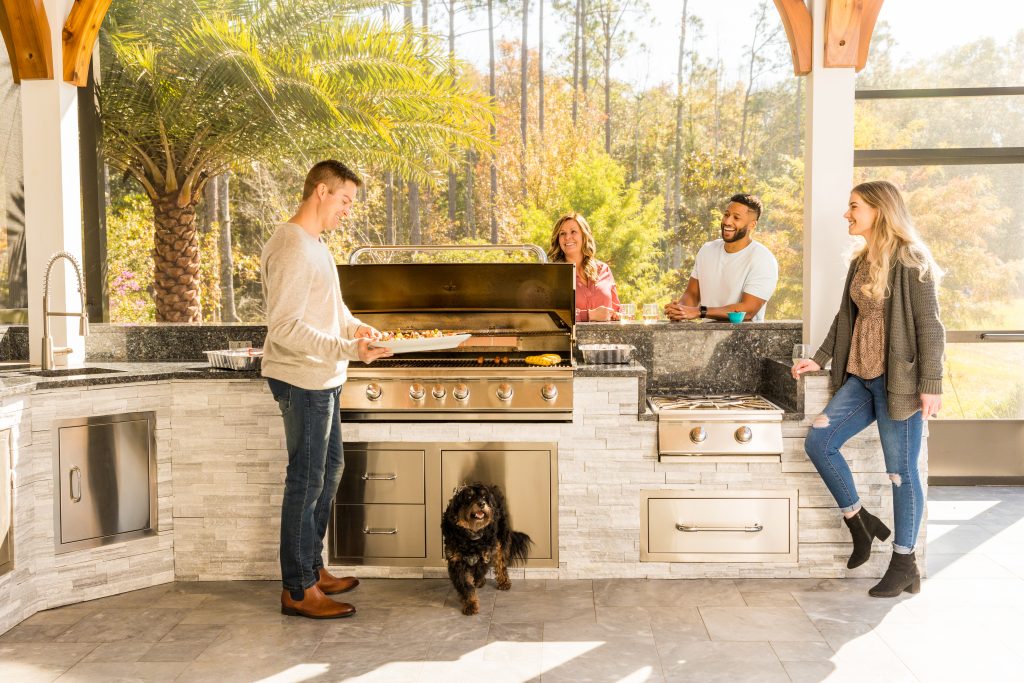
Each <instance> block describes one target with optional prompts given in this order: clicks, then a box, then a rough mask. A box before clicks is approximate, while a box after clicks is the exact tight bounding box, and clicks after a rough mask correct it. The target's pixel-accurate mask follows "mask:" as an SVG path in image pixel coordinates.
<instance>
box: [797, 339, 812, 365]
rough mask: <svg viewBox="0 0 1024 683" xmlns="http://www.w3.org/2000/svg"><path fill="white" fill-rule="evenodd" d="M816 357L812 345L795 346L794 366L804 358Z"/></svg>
mask: <svg viewBox="0 0 1024 683" xmlns="http://www.w3.org/2000/svg"><path fill="white" fill-rule="evenodd" d="M813 355H814V352H813V350H812V349H811V345H810V344H793V365H796V364H797V361H799V360H801V359H803V358H811V357H812V356H813Z"/></svg>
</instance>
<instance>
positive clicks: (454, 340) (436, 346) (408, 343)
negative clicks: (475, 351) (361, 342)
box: [370, 334, 471, 353]
mask: <svg viewBox="0 0 1024 683" xmlns="http://www.w3.org/2000/svg"><path fill="white" fill-rule="evenodd" d="M470 336H471V335H468V334H449V335H445V336H443V337H425V338H423V339H391V340H388V341H378V342H373V343H372V344H370V346H373V347H375V348H376V347H380V348H385V349H389V350H390V351H391V352H392V353H410V352H412V351H440V350H441V349H454V348H455V347H456V346H458V345H459V344H461V343H462V342H464V341H466V340H467V339H469V338H470Z"/></svg>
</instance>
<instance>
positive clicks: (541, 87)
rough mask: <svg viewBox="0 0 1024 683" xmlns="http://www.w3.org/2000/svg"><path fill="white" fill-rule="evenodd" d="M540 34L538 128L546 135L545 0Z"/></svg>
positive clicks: (540, 9) (540, 7) (541, 0)
mask: <svg viewBox="0 0 1024 683" xmlns="http://www.w3.org/2000/svg"><path fill="white" fill-rule="evenodd" d="M537 11H538V13H539V14H540V31H539V33H540V35H538V37H537V89H538V94H537V128H538V129H539V130H540V136H541V137H544V0H539V1H538V4H537Z"/></svg>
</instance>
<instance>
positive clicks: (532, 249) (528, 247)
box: [348, 244, 548, 265]
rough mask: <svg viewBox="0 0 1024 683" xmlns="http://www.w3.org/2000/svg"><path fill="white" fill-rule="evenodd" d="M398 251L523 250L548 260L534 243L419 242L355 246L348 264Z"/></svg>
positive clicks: (540, 261)
mask: <svg viewBox="0 0 1024 683" xmlns="http://www.w3.org/2000/svg"><path fill="white" fill-rule="evenodd" d="M400 251H411V252H416V251H525V252H528V253H531V254H533V255H534V256H535V257H536V258H537V263H547V262H548V255H547V252H545V251H544V250H543V249H541V248H540V247H538V246H537V245H536V244H469V245H464V246H463V245H458V244H420V245H386V246H377V245H365V246H361V247H356V248H355V249H354V250H353V251H352V253H351V254H349V255H348V263H349V265H355V264H357V263H358V262H359V257H360V256H362V255H363V254H369V253H382V252H400Z"/></svg>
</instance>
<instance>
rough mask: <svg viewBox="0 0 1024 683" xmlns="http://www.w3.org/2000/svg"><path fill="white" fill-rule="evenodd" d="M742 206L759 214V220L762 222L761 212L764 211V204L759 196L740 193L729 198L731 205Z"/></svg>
mask: <svg viewBox="0 0 1024 683" xmlns="http://www.w3.org/2000/svg"><path fill="white" fill-rule="evenodd" d="M733 202H736V203H737V204H742V205H743V206H745V207H747V208H748V209H750V210H751V211H753V212H754V213H756V214H757V219H758V220H760V218H761V212H762V211H763V210H764V204H762V203H761V198H760V197H758V196H757V195H753V194H747V193H746V192H740V193H739V194H734V195H733V196H731V197H729V203H730V204H732V203H733Z"/></svg>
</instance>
